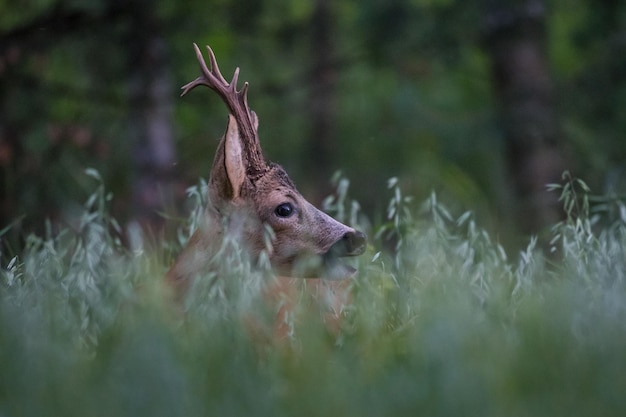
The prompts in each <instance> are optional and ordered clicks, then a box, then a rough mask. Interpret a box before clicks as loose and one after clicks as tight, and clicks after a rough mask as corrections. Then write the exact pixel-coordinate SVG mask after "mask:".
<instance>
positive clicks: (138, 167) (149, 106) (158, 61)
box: [129, 7, 176, 231]
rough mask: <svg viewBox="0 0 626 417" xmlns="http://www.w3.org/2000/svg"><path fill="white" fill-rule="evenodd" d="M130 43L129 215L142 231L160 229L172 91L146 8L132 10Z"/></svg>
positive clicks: (170, 185) (170, 146)
mask: <svg viewBox="0 0 626 417" xmlns="http://www.w3.org/2000/svg"><path fill="white" fill-rule="evenodd" d="M136 10H137V13H134V14H133V28H134V30H133V31H131V42H132V44H131V45H130V49H129V51H130V54H131V55H130V57H129V58H130V63H129V65H130V71H131V78H130V79H131V86H130V100H131V114H130V128H131V135H132V139H133V141H134V143H133V155H132V160H133V168H132V169H133V182H132V204H133V217H134V220H136V221H138V222H139V224H140V225H141V226H142V227H143V228H144V229H151V230H153V231H159V230H161V229H162V227H163V225H164V218H163V216H161V215H160V213H162V212H163V211H165V209H166V208H170V207H171V206H172V204H173V194H174V162H175V159H176V155H175V148H174V138H173V132H172V130H173V129H172V119H173V115H172V102H171V100H172V91H171V80H170V73H169V63H168V61H167V56H168V55H167V47H166V44H165V42H164V40H163V38H162V37H161V36H160V35H159V33H158V31H157V28H158V24H157V22H155V21H154V18H153V17H152V16H151V15H150V13H143V12H142V13H139V11H145V10H150V8H149V7H147V8H139V7H138V8H136Z"/></svg>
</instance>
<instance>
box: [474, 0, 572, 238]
mask: <svg viewBox="0 0 626 417" xmlns="http://www.w3.org/2000/svg"><path fill="white" fill-rule="evenodd" d="M487 4H488V5H489V7H488V9H487V15H486V18H487V20H486V23H487V24H486V29H487V33H486V38H485V47H486V49H487V51H488V53H489V54H490V55H491V64H492V77H493V83H494V90H495V94H496V97H497V99H498V102H499V111H500V120H501V123H502V130H503V133H504V135H505V139H506V150H507V161H508V167H509V174H510V178H511V182H512V185H513V187H512V188H513V191H514V194H515V196H514V201H513V207H514V209H515V211H516V213H515V214H516V218H517V224H519V226H520V229H521V231H522V232H524V233H528V234H537V233H540V232H542V231H545V230H546V227H548V226H550V225H552V224H554V223H555V222H556V221H558V220H560V219H561V218H562V210H561V207H560V204H559V202H558V201H557V198H558V195H556V194H555V193H549V192H547V191H546V184H548V183H554V182H560V176H561V174H562V172H563V171H564V170H565V169H566V158H565V157H564V152H563V133H562V130H561V128H560V126H559V121H558V117H557V114H556V110H555V92H554V86H553V83H552V79H551V77H550V73H549V68H548V63H547V59H546V50H545V49H546V45H545V44H546V27H545V25H546V22H545V19H546V9H545V5H544V3H543V1H540V0H522V1H516V2H515V1H514V2H500V1H489V2H488V3H487Z"/></svg>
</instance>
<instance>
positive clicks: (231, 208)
mask: <svg viewBox="0 0 626 417" xmlns="http://www.w3.org/2000/svg"><path fill="white" fill-rule="evenodd" d="M196 54H197V55H198V58H199V59H202V61H201V68H202V71H203V76H201V77H199V78H198V79H196V80H195V81H193V82H192V83H189V84H188V85H187V86H185V87H183V88H184V90H185V92H187V91H189V90H191V89H192V88H193V87H195V86H196V85H206V86H208V87H210V88H212V89H213V90H215V91H217V92H218V94H219V95H220V96H221V97H222V99H223V100H224V101H225V102H226V104H227V106H228V108H229V111H230V115H229V118H228V127H227V129H226V133H225V134H224V137H223V138H222V140H221V141H220V144H219V145H218V148H217V151H216V155H215V159H214V161H213V166H212V169H211V174H210V178H209V206H208V207H207V209H206V212H205V222H204V223H203V225H202V227H200V228H199V229H198V230H197V231H196V232H195V234H194V235H193V236H192V237H191V239H190V240H189V243H188V244H187V246H186V247H185V248H184V249H183V251H182V253H181V254H180V255H179V257H178V258H177V260H176V261H175V263H174V265H173V266H172V267H171V269H170V270H169V271H168V273H167V280H168V282H170V283H171V284H172V285H173V287H174V289H175V291H176V294H177V297H178V298H180V297H183V296H184V294H185V292H186V291H187V289H188V288H189V284H190V280H192V279H194V277H195V276H198V275H200V274H201V272H203V271H204V270H205V269H206V268H208V267H209V266H208V265H209V260H210V259H211V258H212V257H213V255H214V254H215V253H216V251H217V250H218V249H219V247H220V244H221V241H222V239H223V237H224V235H225V234H230V235H232V236H235V237H236V238H237V239H238V240H239V241H240V242H241V243H242V245H243V246H244V247H245V249H246V250H247V251H248V252H249V255H250V259H251V260H253V261H255V260H256V259H258V257H259V256H260V254H261V252H262V251H264V250H265V251H267V253H268V254H269V260H270V263H271V265H272V267H273V269H274V270H275V272H276V274H277V275H279V276H283V278H277V279H276V281H275V282H274V283H272V284H271V285H269V286H268V288H267V298H268V300H270V301H272V300H273V301H274V302H276V301H277V297H278V298H280V299H281V300H282V304H281V306H280V308H278V313H277V332H278V333H281V330H284V329H281V326H280V323H281V317H282V318H284V315H285V314H286V312H287V311H288V309H290V308H292V307H293V303H292V302H291V301H289V302H284V300H285V299H287V300H296V299H298V297H296V291H297V288H296V287H298V285H296V281H294V280H295V279H302V278H326V279H333V280H340V279H346V281H343V282H340V281H334V282H333V281H327V280H326V279H311V280H307V285H306V288H307V290H306V293H307V298H308V299H309V300H310V301H315V303H317V304H318V305H319V306H320V307H321V308H322V309H323V315H325V319H326V321H327V322H328V323H329V325H330V327H333V328H335V330H336V329H338V322H336V320H337V319H339V318H340V315H341V306H343V305H345V303H346V302H347V300H348V298H349V290H348V289H349V287H350V285H349V283H350V281H349V278H351V277H352V276H353V275H354V272H355V271H354V270H353V269H352V268H350V267H347V266H346V265H344V264H343V263H341V262H339V258H340V257H344V256H355V255H360V254H361V253H363V251H364V249H365V245H366V237H365V235H364V234H363V233H361V232H358V231H356V230H354V229H353V228H351V227H348V226H346V225H344V224H342V223H340V222H338V221H336V220H334V219H333V218H331V217H330V216H328V215H327V214H325V213H323V212H322V211H320V210H318V209H317V208H315V207H314V206H313V205H312V204H311V203H309V202H308V201H306V200H305V199H304V197H302V195H301V194H300V193H299V192H298V191H297V190H296V188H295V186H294V184H293V182H292V181H291V179H290V178H289V176H288V175H287V173H286V172H285V170H284V169H283V168H282V167H281V166H279V165H277V164H274V163H271V162H267V161H265V159H264V158H263V157H262V152H261V147H260V142H259V139H258V119H257V117H256V114H254V112H252V111H251V110H250V109H249V108H248V106H247V98H246V92H247V84H246V86H245V87H244V89H242V90H241V91H237V86H236V77H234V80H233V82H231V84H227V83H226V82H225V81H222V80H223V77H222V76H221V74H220V73H219V69H218V68H217V63H216V62H215V57H214V56H213V53H212V51H210V49H209V54H210V60H211V69H208V68H206V64H204V62H203V58H202V55H201V54H200V53H199V50H198V48H197V47H196ZM203 64H204V66H203ZM236 74H238V72H236ZM285 204H288V205H289V207H291V209H292V211H291V215H289V216H283V215H281V214H279V213H280V211H279V210H278V208H279V207H280V206H284V205H285ZM266 226H270V227H271V229H272V230H273V232H274V235H275V238H274V239H273V241H272V242H271V247H267V245H266V242H265V241H264V236H265V230H266ZM284 277H298V278H284ZM333 297H334V298H333ZM319 300H323V302H322V303H320V302H319ZM324 309H325V310H324ZM282 322H284V320H282ZM331 322H334V323H332V324H331Z"/></svg>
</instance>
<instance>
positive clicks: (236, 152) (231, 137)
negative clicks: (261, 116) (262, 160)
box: [224, 114, 246, 199]
mask: <svg viewBox="0 0 626 417" xmlns="http://www.w3.org/2000/svg"><path fill="white" fill-rule="evenodd" d="M224 164H225V165H226V174H227V176H228V181H229V182H230V186H231V189H232V190H233V199H236V198H239V197H240V196H241V189H242V187H243V183H244V181H245V180H246V167H245V165H244V161H243V152H242V143H241V137H240V136H239V126H238V125H237V121H236V120H235V118H234V117H233V116H232V115H230V114H229V115H228V127H227V128H226V134H225V135H224Z"/></svg>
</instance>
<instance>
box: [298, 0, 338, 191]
mask: <svg viewBox="0 0 626 417" xmlns="http://www.w3.org/2000/svg"><path fill="white" fill-rule="evenodd" d="M333 32H334V21H333V13H332V9H331V1H330V0H316V2H315V10H314V12H313V17H312V19H311V51H312V52H311V56H312V57H313V62H312V68H311V78H310V83H309V85H310V93H309V100H310V103H309V109H310V115H311V129H310V132H311V133H310V134H311V136H310V137H309V140H308V143H307V145H306V146H305V151H306V154H305V155H304V165H305V166H306V168H307V170H306V171H305V172H310V173H312V174H313V175H312V176H311V178H310V182H311V184H310V186H311V187H312V188H313V189H312V192H311V193H307V194H308V195H311V196H312V199H314V200H321V199H322V198H323V197H324V196H325V195H327V194H328V193H329V191H330V189H329V183H328V179H329V178H330V175H331V174H332V172H331V171H332V169H333V167H332V164H333V157H332V156H333V154H334V152H335V145H334V135H335V130H334V125H335V114H336V84H337V72H336V69H335V66H334V57H335V52H334V50H335V48H334V46H335V45H334V43H333Z"/></svg>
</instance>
